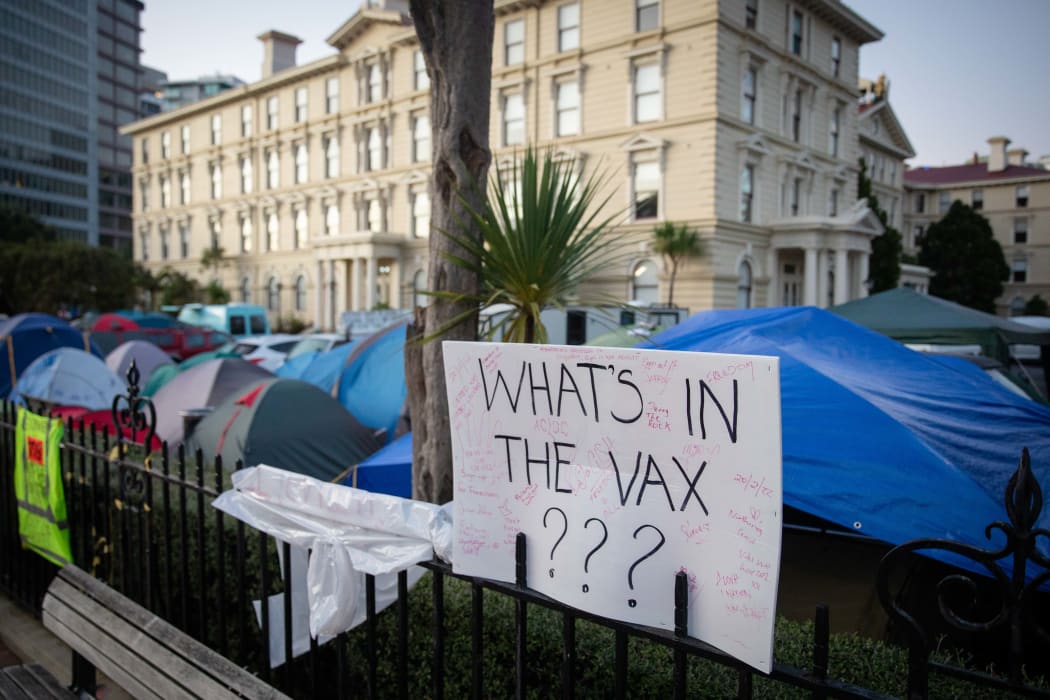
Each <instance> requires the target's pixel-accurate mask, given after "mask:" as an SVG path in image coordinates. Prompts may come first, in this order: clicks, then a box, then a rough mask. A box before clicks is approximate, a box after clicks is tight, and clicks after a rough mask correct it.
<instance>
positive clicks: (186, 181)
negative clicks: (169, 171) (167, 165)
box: [179, 170, 190, 204]
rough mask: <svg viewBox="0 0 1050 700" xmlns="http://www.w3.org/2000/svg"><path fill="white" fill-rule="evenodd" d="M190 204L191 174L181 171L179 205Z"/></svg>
mask: <svg viewBox="0 0 1050 700" xmlns="http://www.w3.org/2000/svg"><path fill="white" fill-rule="evenodd" d="M189 203H190V172H189V171H188V170H180V171H179V204H189Z"/></svg>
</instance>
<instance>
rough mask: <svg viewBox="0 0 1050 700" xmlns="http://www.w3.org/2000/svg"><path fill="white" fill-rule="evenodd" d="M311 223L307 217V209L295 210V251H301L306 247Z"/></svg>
mask: <svg viewBox="0 0 1050 700" xmlns="http://www.w3.org/2000/svg"><path fill="white" fill-rule="evenodd" d="M308 228H309V221H308V219H307V217H306V207H299V208H298V209H296V210H295V249H296V250H301V249H303V248H305V247H306V241H307V238H308V233H309V231H308Z"/></svg>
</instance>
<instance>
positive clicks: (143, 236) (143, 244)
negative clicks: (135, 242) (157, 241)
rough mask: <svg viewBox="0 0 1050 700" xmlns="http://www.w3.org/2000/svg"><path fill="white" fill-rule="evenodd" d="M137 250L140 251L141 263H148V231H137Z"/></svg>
mask: <svg viewBox="0 0 1050 700" xmlns="http://www.w3.org/2000/svg"><path fill="white" fill-rule="evenodd" d="M139 248H140V249H141V250H142V262H149V229H142V230H141V231H139Z"/></svg>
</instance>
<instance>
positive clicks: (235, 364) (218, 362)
mask: <svg viewBox="0 0 1050 700" xmlns="http://www.w3.org/2000/svg"><path fill="white" fill-rule="evenodd" d="M270 378H273V373H271V372H269V371H267V370H265V369H263V368H262V367H257V366H256V365H253V364H252V363H251V362H248V361H247V360H244V359H241V358H239V357H221V358H216V359H214V360H208V361H207V362H203V363H201V364H199V365H197V366H196V367H192V368H190V369H188V370H186V371H185V372H179V373H178V374H176V375H175V376H174V377H172V379H171V381H169V382H168V383H167V384H165V385H164V386H162V387H161V388H160V389H159V390H158V391H157V393H156V394H155V395H154V396H153V406H154V408H155V409H156V411H157V437H158V438H160V439H161V440H164V441H166V442H167V443H168V446H169V447H174V446H176V445H178V444H179V443H180V442H182V441H183V438H184V437H185V436H184V435H183V420H184V419H183V412H184V411H188V410H191V409H203V408H209V407H215V406H218V405H219V404H221V403H222V402H223V401H225V400H226V398H227V397H228V396H230V395H231V394H233V393H235V392H237V391H239V390H240V389H243V388H244V387H246V386H248V385H250V384H256V383H258V382H259V381H261V380H263V379H270Z"/></svg>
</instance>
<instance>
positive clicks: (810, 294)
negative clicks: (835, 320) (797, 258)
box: [802, 248, 820, 306]
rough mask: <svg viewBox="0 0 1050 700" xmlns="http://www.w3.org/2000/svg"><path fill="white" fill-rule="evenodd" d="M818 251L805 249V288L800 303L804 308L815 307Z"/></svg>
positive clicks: (817, 291)
mask: <svg viewBox="0 0 1050 700" xmlns="http://www.w3.org/2000/svg"><path fill="white" fill-rule="evenodd" d="M818 253H819V251H818V250H817V249H816V248H806V272H805V285H804V286H805V288H804V289H803V290H802V303H803V304H805V305H806V306H817V305H818V304H817V294H818V293H819V290H818V289H817V279H818V276H817V265H818V262H817V261H818V259H819V258H820V256H819V255H818Z"/></svg>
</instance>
